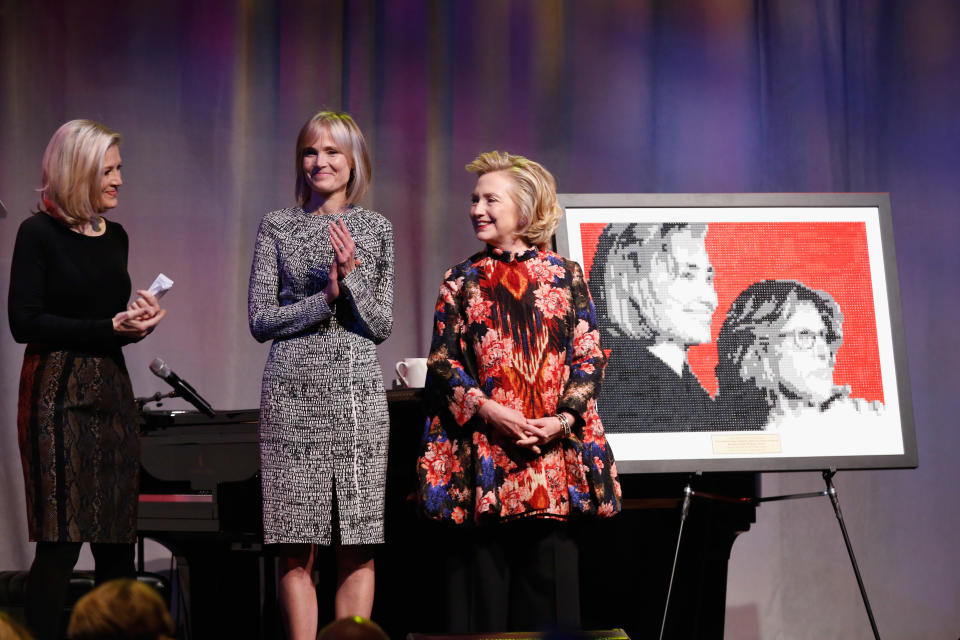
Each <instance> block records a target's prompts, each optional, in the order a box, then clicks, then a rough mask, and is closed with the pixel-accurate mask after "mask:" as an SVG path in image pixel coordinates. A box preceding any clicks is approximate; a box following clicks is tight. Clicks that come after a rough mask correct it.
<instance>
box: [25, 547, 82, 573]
mask: <svg viewBox="0 0 960 640" xmlns="http://www.w3.org/2000/svg"><path fill="white" fill-rule="evenodd" d="M82 546H83V543H82V542H38V543H37V550H36V559H37V561H38V562H42V563H44V564H55V565H57V566H58V567H66V568H68V569H73V567H74V566H76V564H77V560H78V559H79V558H80V548H81V547H82Z"/></svg>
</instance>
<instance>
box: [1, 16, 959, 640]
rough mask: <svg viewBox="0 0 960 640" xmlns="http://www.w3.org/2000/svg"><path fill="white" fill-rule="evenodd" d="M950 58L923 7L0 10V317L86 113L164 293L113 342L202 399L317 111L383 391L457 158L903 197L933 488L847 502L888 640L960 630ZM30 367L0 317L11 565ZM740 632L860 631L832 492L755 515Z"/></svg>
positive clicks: (151, 384)
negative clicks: (389, 324)
mask: <svg viewBox="0 0 960 640" xmlns="http://www.w3.org/2000/svg"><path fill="white" fill-rule="evenodd" d="M958 42H960V5H958V4H957V3H956V2H952V1H951V2H937V1H933V0H927V1H923V2H902V1H890V2H881V1H879V0H873V1H871V0H856V1H854V0H851V1H846V2H839V1H837V2H828V1H813V0H811V1H808V2H796V1H792V0H780V1H773V0H771V1H762V0H761V1H756V0H724V1H719V0H717V1H711V0H688V1H685V2H665V1H659V0H607V1H602V2H586V1H583V2H581V1H576V0H566V1H561V0H556V1H554V0H542V1H537V2H533V1H529V2H528V1H519V0H516V1H512V2H511V1H506V0H483V1H476V2H474V1H468V0H465V1H457V2H443V1H429V2H428V1H412V0H411V1H387V0H380V1H373V0H368V1H362V0H360V1H346V0H341V1H321V0H300V1H299V2H295V1H290V2H256V1H254V0H237V1H229V2H226V1H223V2H216V1H204V2H189V1H186V0H170V1H162V2H155V1H151V2H146V1H143V0H132V1H129V2H121V3H102V2H94V1H90V0H73V1H70V2H67V1H62V2H60V1H53V0H47V1H43V0H41V1H33V0H0V132H2V133H0V200H2V201H3V203H4V204H5V205H6V209H7V210H8V211H9V214H8V216H7V217H6V218H5V219H0V290H2V292H3V294H4V303H3V304H2V305H0V306H2V308H3V310H5V309H6V302H5V292H6V289H7V281H8V274H9V261H10V252H11V248H12V246H13V240H14V236H15V233H16V229H17V226H18V224H19V223H20V221H21V220H22V219H23V218H24V217H25V216H26V215H28V213H29V211H30V209H31V207H32V206H33V204H34V202H35V198H36V194H35V189H36V188H37V186H38V185H39V178H40V171H39V168H40V159H41V155H42V152H43V149H44V146H45V145H46V143H47V140H48V139H49V137H50V135H51V134H52V133H53V131H54V130H55V129H56V128H57V126H59V125H60V124H61V123H62V122H64V121H66V120H69V119H73V118H81V117H82V118H92V119H95V120H100V121H103V122H104V123H106V124H107V125H109V126H110V127H112V128H115V129H117V130H119V131H120V132H121V133H122V134H123V135H124V142H123V145H122V147H121V149H122V153H123V161H124V180H125V184H124V188H123V190H122V192H121V196H120V202H121V204H120V206H119V207H118V208H117V209H116V210H115V211H113V212H111V216H112V217H113V218H114V219H116V220H117V221H119V222H121V223H122V224H123V225H124V226H125V227H126V229H127V230H128V232H129V234H130V237H131V256H130V272H131V275H132V277H133V280H134V283H135V285H136V286H146V285H148V284H149V283H150V282H151V281H152V280H153V277H154V276H155V275H156V274H157V272H160V271H162V272H164V273H166V274H167V275H169V276H171V277H172V278H173V279H174V280H175V281H176V286H175V288H174V290H173V291H172V292H171V293H170V294H169V295H168V296H167V297H166V298H165V300H164V302H165V304H166V306H167V308H168V309H169V316H168V318H167V319H166V320H165V321H164V322H163V324H162V325H161V327H160V328H159V329H158V330H157V331H156V333H155V334H154V335H152V336H150V337H149V338H148V339H147V340H145V341H144V342H142V343H140V344H137V345H133V346H131V347H129V348H128V349H126V355H127V362H128V366H129V368H130V370H131V374H132V378H133V383H134V388H135V391H136V392H137V394H138V395H147V394H150V393H153V392H154V391H156V390H159V389H162V388H163V386H164V385H163V383H162V382H161V381H160V380H159V379H157V378H155V377H153V376H152V375H151V374H150V373H149V372H148V371H147V365H148V363H149V362H150V360H151V359H152V358H153V357H154V356H158V355H159V356H161V357H163V358H164V359H165V360H166V361H167V362H168V363H170V365H171V366H172V368H173V369H174V370H175V371H177V373H179V374H180V375H181V376H183V377H185V378H186V379H188V380H189V381H190V382H191V383H192V384H193V385H194V386H195V387H196V388H197V389H198V390H200V392H201V393H203V394H204V395H205V396H206V397H207V398H208V399H209V400H210V401H211V402H212V403H213V404H214V406H216V407H218V408H249V407H255V406H257V405H258V403H259V385H260V375H261V369H262V366H263V362H264V359H265V357H266V346H264V345H259V344H257V343H256V342H254V340H253V339H252V338H251V337H250V335H249V332H248V330H247V320H246V287H247V277H248V272H249V267H250V260H251V255H252V250H253V240H254V235H255V233H256V229H257V224H258V222H259V220H260V218H261V216H262V215H263V214H264V213H265V212H267V211H269V210H272V209H277V208H280V207H284V206H288V205H290V204H291V203H292V201H293V181H294V158H293V155H294V149H293V147H294V142H295V137H296V134H297V131H298V129H299V127H300V125H301V124H302V122H303V121H304V120H305V119H306V118H307V117H308V116H309V115H311V114H312V113H314V112H315V111H317V110H318V109H319V108H321V107H328V108H334V109H346V110H349V111H350V112H351V113H353V115H354V116H355V118H356V120H357V121H358V123H359V124H360V126H361V127H362V128H363V129H364V131H365V132H366V134H367V136H368V140H369V142H370V144H371V146H372V150H373V164H374V180H373V190H372V192H371V194H370V195H369V196H368V198H367V200H366V201H365V203H364V204H366V205H367V206H368V207H369V208H372V209H375V210H378V211H380V212H381V213H383V214H384V215H385V216H387V217H388V218H389V219H390V220H392V222H393V225H394V230H395V234H396V240H397V256H396V257H397V286H396V297H395V299H396V308H395V318H396V321H395V324H394V331H393V337H391V338H390V339H389V340H388V341H387V342H386V343H385V344H384V345H383V346H382V347H381V348H380V355H381V361H382V363H383V365H384V370H385V372H386V375H387V377H388V379H389V378H390V377H392V368H393V367H392V364H393V363H394V362H395V361H396V360H399V359H401V358H403V357H407V356H423V355H426V351H427V346H428V345H427V338H428V335H429V332H430V329H431V327H430V323H431V318H432V309H433V304H434V300H435V296H436V292H437V288H438V285H439V283H440V279H441V275H442V272H443V270H444V269H445V268H446V267H447V266H449V265H451V264H453V263H455V262H457V261H459V260H461V259H463V258H464V257H465V256H467V255H469V254H470V253H471V252H473V251H475V250H476V249H478V244H477V241H476V240H475V238H474V237H473V235H472V233H471V229H470V225H469V223H468V220H467V211H468V203H469V193H470V190H471V189H472V186H473V185H472V179H471V176H470V175H469V174H467V172H465V171H464V170H463V165H464V164H466V163H467V162H469V161H470V160H471V159H472V158H473V157H474V156H475V155H476V154H477V152H479V151H482V150H489V149H501V150H509V151H511V152H514V153H520V154H523V155H528V156H530V157H532V158H534V159H536V160H539V161H541V162H542V163H543V164H545V165H546V166H547V167H548V168H550V169H551V170H552V171H553V172H554V173H555V175H556V177H557V180H558V183H559V187H560V190H561V191H562V192H566V193H590V192H603V193H638V192H687V193H696V192H765V191H774V192H782V191H787V192H806V191H813V192H833V191H838V192H847V191H854V192H860V191H869V192H873V191H889V192H890V201H891V207H892V211H893V218H894V225H895V231H896V249H897V253H898V261H899V269H900V282H901V290H902V297H903V301H904V307H905V308H904V309H903V317H904V322H905V325H906V335H907V341H908V347H909V368H910V372H911V378H912V387H913V397H914V403H915V407H914V409H915V414H916V431H917V439H918V444H919V458H920V468H919V469H917V470H910V471H877V472H846V473H842V474H841V475H840V476H839V477H838V479H837V481H836V484H837V486H838V489H839V491H840V494H841V501H842V502H843V505H844V511H845V514H846V519H847V524H848V526H849V527H850V530H851V536H852V539H853V544H854V546H855V549H856V551H857V553H858V559H859V561H860V565H861V568H862V571H863V574H864V580H865V582H866V586H867V589H868V591H869V592H870V595H871V598H872V600H873V604H874V610H875V612H876V614H877V619H878V623H879V626H880V629H881V632H882V633H883V637H884V638H888V639H898V638H899V639H904V640H906V639H910V640H921V639H925V638H930V639H933V638H937V639H941V638H954V637H957V635H958V630H960V608H958V607H957V603H958V602H960V560H958V558H960V554H958V553H957V552H956V545H955V539H954V538H953V536H954V535H955V532H956V530H957V529H958V528H960V500H957V499H956V497H954V496H953V495H952V493H949V492H950V491H952V489H951V488H952V487H954V486H956V485H958V484H960V471H958V465H957V464H956V462H955V458H956V453H955V452H956V450H957V447H958V446H960V435H958V432H957V428H956V426H955V422H956V416H957V415H958V413H960V406H958V401H957V398H958V393H957V392H956V390H955V389H954V388H953V386H954V384H957V383H958V382H960V376H958V374H957V362H960V340H958V338H957V337H956V335H955V334H956V333H957V331H956V326H957V325H958V324H960V277H958V275H960V251H958V250H957V249H956V242H957V240H956V239H957V237H958V235H960V216H958V215H957V210H958V203H960V187H958V185H960V179H958V178H957V175H958V173H960V118H958V117H957V115H956V114H957V105H958V104H960V83H958V82H957V80H956V75H957V69H958V68H960V46H958V44H957V43H958ZM5 315H6V313H5V311H4V313H3V316H4V317H5ZM22 353H23V347H22V346H21V345H17V344H15V343H14V342H13V340H12V338H11V337H10V334H9V331H8V329H7V328H6V327H4V328H3V330H2V331H0V362H2V374H0V483H2V484H0V570H5V569H17V568H24V567H26V566H27V565H28V563H29V560H30V556H31V550H30V546H29V545H28V544H27V542H26V540H25V537H26V525H25V510H24V504H23V496H22V479H21V476H20V464H19V458H18V454H17V438H16V429H15V416H16V398H17V381H18V372H19V366H20V360H21V357H22ZM410 437H411V438H417V437H418V434H417V433H411V434H410ZM819 488H820V479H819V475H817V474H785V475H767V476H765V477H764V493H766V494H775V493H784V492H793V491H807V490H815V489H819ZM638 579H642V577H638ZM727 628H728V630H727V635H728V637H729V638H738V639H740V640H743V639H750V638H765V639H770V638H790V639H797V638H844V639H845V640H849V639H858V638H868V637H871V634H870V629H869V625H868V624H867V620H866V616H865V614H864V612H863V608H862V605H861V603H860V600H859V593H858V591H857V587H856V583H855V580H854V577H853V574H852V571H851V570H850V568H849V564H848V561H847V558H846V554H845V551H844V547H843V542H842V539H841V537H840V533H839V530H838V529H837V526H836V522H835V520H834V518H833V515H832V512H831V509H830V505H829V503H828V502H827V501H826V500H823V501H813V500H811V501H807V502H791V503H780V504H776V505H764V506H762V507H761V508H760V509H759V510H758V522H757V523H756V525H754V527H753V529H752V530H751V531H750V532H749V533H747V534H746V535H745V536H743V537H742V538H741V539H740V540H739V542H738V543H737V544H736V545H735V548H734V554H733V558H732V561H731V576H730V588H729V593H728V625H727Z"/></svg>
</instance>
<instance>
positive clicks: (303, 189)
mask: <svg viewBox="0 0 960 640" xmlns="http://www.w3.org/2000/svg"><path fill="white" fill-rule="evenodd" d="M324 129H326V130H327V131H328V132H330V137H331V138H333V142H334V144H336V145H337V147H338V148H339V149H340V151H342V152H343V153H345V154H346V155H347V159H348V160H349V161H350V180H349V181H348V182H347V202H348V203H350V204H356V202H357V201H358V200H360V198H362V197H363V196H364V194H366V193H367V189H369V188H370V180H371V178H372V177H373V170H372V168H371V165H370V152H369V151H367V141H366V139H364V137H363V132H362V131H360V127H358V126H357V123H356V122H354V121H353V118H351V117H350V115H349V114H347V113H344V112H342V111H320V112H319V113H317V114H315V115H314V116H313V117H312V118H310V119H309V120H307V121H306V122H305V123H304V125H303V127H301V128H300V134H299V135H298V136H297V155H296V158H295V159H294V167H295V169H296V176H297V183H296V187H295V192H296V196H297V204H299V205H300V206H301V207H302V206H303V205H305V204H307V201H308V200H310V185H309V184H307V180H306V178H305V177H304V175H303V150H304V149H306V148H307V147H309V146H310V145H312V144H313V143H314V142H315V141H316V139H317V138H319V137H320V132H321V131H323V130H324Z"/></svg>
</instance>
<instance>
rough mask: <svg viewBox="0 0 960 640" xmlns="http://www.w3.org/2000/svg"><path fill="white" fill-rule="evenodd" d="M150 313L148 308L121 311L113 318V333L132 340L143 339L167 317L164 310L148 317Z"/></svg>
mask: <svg viewBox="0 0 960 640" xmlns="http://www.w3.org/2000/svg"><path fill="white" fill-rule="evenodd" d="M150 312H151V310H150V309H148V308H137V309H127V310H126V311H121V312H120V313H118V314H117V315H115V316H113V332H114V333H115V334H116V335H118V336H121V337H124V338H130V339H133V340H139V339H141V338H143V337H145V336H146V335H147V334H148V333H150V332H151V331H153V328H154V327H156V326H157V324H159V323H160V321H161V320H163V317H164V316H165V315H167V310H166V309H160V310H159V311H158V312H157V313H156V314H155V315H153V316H149V314H150ZM148 316H149V317H148Z"/></svg>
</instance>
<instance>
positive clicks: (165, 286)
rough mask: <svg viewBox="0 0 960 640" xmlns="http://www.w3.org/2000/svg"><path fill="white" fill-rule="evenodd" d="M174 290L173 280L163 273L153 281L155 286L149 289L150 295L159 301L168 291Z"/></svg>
mask: <svg viewBox="0 0 960 640" xmlns="http://www.w3.org/2000/svg"><path fill="white" fill-rule="evenodd" d="M172 288H173V280H171V279H170V278H168V277H167V276H165V275H163V274H162V273H161V274H160V275H158V276H157V277H156V278H154V280H153V284H151V285H150V288H149V289H147V291H149V292H150V293H152V294H153V295H155V296H156V297H157V300H159V299H160V298H162V297H163V294H165V293H166V292H167V291H170V289H172Z"/></svg>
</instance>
